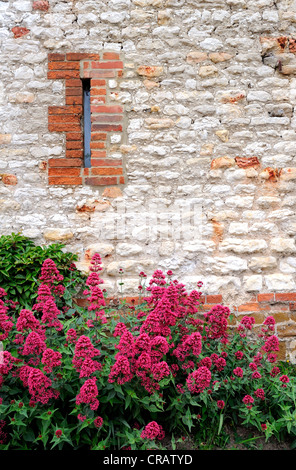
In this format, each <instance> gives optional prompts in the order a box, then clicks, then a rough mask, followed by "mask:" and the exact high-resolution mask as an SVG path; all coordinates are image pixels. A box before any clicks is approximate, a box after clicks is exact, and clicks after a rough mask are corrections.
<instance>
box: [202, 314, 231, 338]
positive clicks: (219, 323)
mask: <svg viewBox="0 0 296 470" xmlns="http://www.w3.org/2000/svg"><path fill="white" fill-rule="evenodd" d="M229 315H230V310H229V308H228V307H225V306H223V305H215V306H214V307H212V308H211V310H210V311H209V312H207V313H205V314H204V317H205V321H206V327H205V330H206V333H207V337H208V339H221V342H222V343H227V338H228V333H227V328H228V321H227V320H228V317H229Z"/></svg>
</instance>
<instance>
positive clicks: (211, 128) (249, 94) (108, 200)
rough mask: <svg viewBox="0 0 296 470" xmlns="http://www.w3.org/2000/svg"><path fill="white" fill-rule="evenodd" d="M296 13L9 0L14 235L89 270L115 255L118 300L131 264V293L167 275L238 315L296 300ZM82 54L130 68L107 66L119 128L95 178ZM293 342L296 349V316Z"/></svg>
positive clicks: (238, 4)
mask: <svg viewBox="0 0 296 470" xmlns="http://www.w3.org/2000/svg"><path fill="white" fill-rule="evenodd" d="M295 18H296V6H295V2H292V1H288V0H278V1H276V2H274V1H273V0H260V1H258V0H256V1H255V0H249V1H244V0H227V1H222V0H215V1H213V0H203V1H202V2H196V1H192V0H188V1H186V2H185V1H184V0H178V1H177V0H167V1H164V0H112V1H110V2H105V1H104V2H103V1H101V0H89V1H87V2H82V1H80V0H75V1H74V0H73V1H72V0H69V1H67V2H59V1H57V0H52V1H50V2H48V1H45V0H44V1H43V0H40V1H39V0H38V1H34V2H33V1H32V2H29V1H25V2H20V1H19V0H10V1H9V2H7V1H2V2H0V21H1V34H0V47H1V64H2V73H1V78H0V108H1V124H0V126H1V128H0V143H1V149H0V174H1V179H0V199H1V203H0V213H1V218H0V220H1V225H0V231H1V233H5V234H6V233H11V232H12V231H14V232H17V231H21V230H22V231H23V233H24V234H28V235H29V236H31V237H32V238H34V240H35V242H36V243H40V244H42V243H47V244H48V243H51V242H53V241H55V240H58V241H60V240H62V241H63V242H64V243H66V248H67V249H69V250H71V251H74V252H77V253H78V254H79V257H80V261H79V263H80V264H79V266H80V267H81V269H87V266H88V264H89V256H90V253H91V252H92V248H89V247H90V246H92V247H99V248H101V249H103V248H102V247H103V246H105V248H106V246H107V247H109V248H108V249H107V251H106V254H104V255H103V260H104V270H103V276H104V279H105V281H106V283H107V284H108V286H109V287H110V293H111V294H112V293H115V292H116V291H117V290H118V282H119V281H118V277H117V276H116V273H117V272H116V270H117V269H118V268H119V267H120V266H123V267H125V268H126V281H125V285H124V290H125V292H126V293H127V294H128V295H134V294H135V293H137V286H138V272H139V269H140V270H146V272H147V275H148V276H150V275H151V274H152V272H153V270H154V269H156V268H161V269H163V270H168V269H172V270H173V272H174V274H175V275H176V277H178V278H179V279H180V280H182V281H183V282H184V283H186V285H187V286H188V288H195V287H196V282H197V281H199V280H202V281H203V282H204V291H205V294H206V295H221V294H223V301H224V302H225V303H228V304H231V305H236V306H239V305H250V303H252V302H251V298H252V296H254V295H258V296H259V295H260V293H262V295H263V294H264V295H268V294H271V295H273V296H274V295H276V294H275V293H291V292H294V291H295V274H296V261H295V259H296V255H295V250H296V247H295V236H296V214H295V210H296V194H295V180H296V150H295V149H296V134H295V129H296V117H295V111H294V109H295V104H296V23H295ZM83 54H85V55H86V56H87V57H90V55H93V57H94V58H95V57H98V56H99V57H100V60H103V62H104V61H108V62H109V63H110V62H111V63H113V66H114V67H115V68H116V66H119V69H117V72H116V74H113V75H112V76H111V75H110V70H109V71H107V70H104V69H103V70H102V69H101V68H100V67H101V66H100V64H99V62H98V61H96V59H94V60H93V64H92V67H93V68H92V70H95V72H93V74H94V75H96V78H94V75H93V76H92V78H93V79H94V80H96V84H95V85H94V88H95V89H93V92H92V98H93V100H94V101H93V104H94V105H95V106H98V105H103V104H105V103H106V104H107V106H108V107H109V106H110V107H109V108H106V109H105V114H104V116H103V117H102V118H101V117H100V116H95V119H98V121H96V125H97V127H98V128H99V127H100V125H101V121H100V119H105V125H106V120H107V118H106V115H107V114H108V118H109V120H110V123H111V122H112V126H113V127H112V128H111V127H110V126H111V124H110V126H109V127H108V129H109V131H108V133H107V134H108V135H107V136H106V137H105V136H102V133H99V132H98V134H99V135H97V136H96V140H94V141H93V142H92V143H93V148H92V151H93V152H95V155H96V160H97V162H96V163H97V164H98V166H97V168H96V169H95V171H93V172H92V173H91V174H89V173H88V171H87V169H82V170H83V178H84V179H83V178H82V176H81V160H82V154H81V147H80V146H79V145H80V144H79V143H78V142H79V139H80V142H81V123H80V116H78V115H75V109H73V108H72V115H71V118H70V119H69V118H67V119H66V118H65V117H61V116H59V115H58V114H59V113H58V111H59V110H63V112H64V111H65V108H64V107H65V106H71V105H70V104H69V103H71V102H72V104H73V103H74V104H75V102H77V100H78V101H79V100H81V95H79V93H81V84H79V83H78V82H77V81H76V82H75V80H78V81H79V80H80V78H79V77H80V75H79V70H78V68H77V64H78V66H79V67H80V66H81V64H80V65H79V62H77V61H79V60H80V59H79V58H80V57H83ZM65 55H66V58H67V60H66V62H65V63H69V64H70V65H71V64H72V69H70V68H67V67H70V65H61V57H65ZM49 58H50V60H49ZM82 62H83V61H82ZM50 63H51V65H50V67H51V69H49V64H50ZM59 63H60V65H59ZM74 63H75V64H76V65H74ZM85 70H86V69H85ZM48 74H49V75H48ZM106 74H107V75H108V74H109V76H106ZM105 79H106V80H105ZM100 80H101V82H100ZM103 81H104V83H103ZM78 85H79V86H78ZM75 90H76V91H75ZM78 90H80V91H79V92H78ZM73 106H74V105H73ZM78 106H81V101H80V104H79V105H78ZM50 109H54V110H55V111H56V114H54V116H53V117H51V118H50V119H49V110H50ZM80 109H81V108H80ZM121 109H123V114H122V116H123V126H122V128H123V129H124V131H123V132H121V131H116V130H115V129H116V127H115V125H116V119H119V118H118V112H117V113H116V110H117V111H118V110H121ZM112 110H113V111H114V113H112V112H108V111H112ZM120 112H121V111H120ZM49 121H51V122H49ZM70 121H71V122H70ZM108 122H109V121H108ZM52 123H54V125H52ZM65 123H66V124H67V131H65V132H67V134H66V133H65V132H58V130H57V129H64V128H65ZM51 129H56V131H51ZM110 129H111V130H110ZM118 129H119V128H118ZM105 144H106V148H108V152H109V154H108V159H109V160H108V165H109V163H111V161H112V164H113V166H114V168H117V169H118V168H119V166H120V168H122V175H121V176H117V177H114V176H113V175H112V176H110V175H109V176H108V179H107V177H106V171H107V170H105V169H104V168H102V162H101V156H102V155H104V151H105ZM121 162H123V163H122V166H121ZM105 163H106V162H105ZM109 166H110V167H111V164H110V165H109ZM84 170H85V171H84ZM109 171H110V168H109ZM114 171H115V170H114ZM114 171H113V172H114ZM116 171H117V170H116ZM78 174H80V177H78ZM49 177H50V178H51V182H52V183H53V184H50V185H49V184H48V178H49ZM116 178H117V179H116ZM83 181H85V184H83V183H82V182H83ZM96 184H100V185H101V186H96ZM89 250H91V251H89ZM247 308H248V307H247ZM283 312H284V311H283ZM240 313H241V312H240ZM275 313H277V314H278V315H279V314H280V313H281V311H276V312H275ZM279 319H280V320H283V317H281V316H279ZM288 320H291V319H290V318H287V319H286V320H285V321H288ZM280 323H284V321H281V322H280ZM279 331H280V332H281V335H282V340H283V341H287V344H288V348H290V349H289V351H290V353H291V354H292V352H291V351H293V350H294V349H295V348H296V346H295V344H296V342H295V340H294V341H292V340H291V335H292V333H293V331H294V324H293V321H292V322H291V321H290V323H289V325H287V326H286V327H285V328H284V327H283V328H281V329H280V330H279ZM293 334H294V333H293ZM293 348H294V349H293ZM290 353H289V354H290Z"/></svg>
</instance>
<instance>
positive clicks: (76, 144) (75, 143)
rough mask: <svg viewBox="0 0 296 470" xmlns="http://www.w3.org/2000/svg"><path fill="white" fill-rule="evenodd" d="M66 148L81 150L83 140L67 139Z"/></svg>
mask: <svg viewBox="0 0 296 470" xmlns="http://www.w3.org/2000/svg"><path fill="white" fill-rule="evenodd" d="M66 149H67V150H81V149H83V142H82V141H80V140H68V141H67V142H66Z"/></svg>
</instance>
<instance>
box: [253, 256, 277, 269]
mask: <svg viewBox="0 0 296 470" xmlns="http://www.w3.org/2000/svg"><path fill="white" fill-rule="evenodd" d="M276 266H277V260H276V258H275V257H274V256H254V257H252V258H251V260H250V262H249V268H250V269H251V270H252V271H255V272H258V273H261V272H262V270H264V269H272V268H275V267H276Z"/></svg>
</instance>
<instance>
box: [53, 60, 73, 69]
mask: <svg viewBox="0 0 296 470" xmlns="http://www.w3.org/2000/svg"><path fill="white" fill-rule="evenodd" d="M79 68H80V65H79V62H61V61H58V62H49V64H48V70H79Z"/></svg>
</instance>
